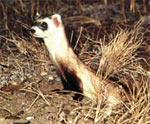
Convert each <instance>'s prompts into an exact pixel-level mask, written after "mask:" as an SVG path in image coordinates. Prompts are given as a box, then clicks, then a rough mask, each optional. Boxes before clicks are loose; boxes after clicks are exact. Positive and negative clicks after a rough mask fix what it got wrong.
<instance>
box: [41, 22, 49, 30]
mask: <svg viewBox="0 0 150 124" xmlns="http://www.w3.org/2000/svg"><path fill="white" fill-rule="evenodd" d="M41 27H42V28H43V30H47V28H48V25H47V23H46V22H43V23H42V24H41Z"/></svg>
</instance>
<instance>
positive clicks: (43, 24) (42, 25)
mask: <svg viewBox="0 0 150 124" xmlns="http://www.w3.org/2000/svg"><path fill="white" fill-rule="evenodd" d="M61 26H62V20H61V16H60V15H59V14H54V15H52V16H50V17H45V18H39V17H38V18H36V21H35V23H34V25H33V26H32V27H31V33H32V34H33V36H34V37H38V38H48V37H50V36H52V35H54V34H55V33H56V32H57V31H58V30H59V28H60V27H61Z"/></svg>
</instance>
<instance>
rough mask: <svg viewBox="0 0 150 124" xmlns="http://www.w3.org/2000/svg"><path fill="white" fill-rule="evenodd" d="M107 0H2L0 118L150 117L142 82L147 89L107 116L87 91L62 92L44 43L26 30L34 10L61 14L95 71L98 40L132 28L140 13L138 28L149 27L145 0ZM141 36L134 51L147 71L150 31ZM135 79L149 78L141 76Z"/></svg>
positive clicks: (42, 122)
mask: <svg viewBox="0 0 150 124" xmlns="http://www.w3.org/2000/svg"><path fill="white" fill-rule="evenodd" d="M106 1H107V0H105V2H104V1H99V0H93V1H88V0H85V1H80V0H77V1H75V0H56V1H53V0H45V1H42V0H41V1H40V0H37V1H28V0H27V1H23V0H19V1H18V0H12V1H10V0H1V1H0V124H87V123H88V124H115V123H117V124H118V123H122V124H129V123H131V124H132V123H139V124H140V123H149V121H150V118H149V116H150V111H149V107H150V104H149V97H150V95H149V93H147V90H148V89H149V87H148V88H147V89H146V88H145V89H146V90H145V92H146V93H147V94H148V95H145V94H144V95H143V96H144V97H140V95H137V97H136V98H135V100H134V102H131V103H127V104H125V105H118V106H116V108H113V109H114V110H113V113H112V114H111V115H110V116H109V117H106V118H104V119H102V117H103V112H105V108H103V109H99V108H98V105H97V104H95V103H92V101H91V100H90V99H88V98H86V97H84V98H83V100H82V101H77V100H73V97H72V96H73V95H74V93H72V92H70V91H66V92H67V93H64V91H63V85H62V83H61V80H60V78H59V76H58V75H57V71H56V68H55V67H54V66H53V64H52V63H51V60H50V59H49V56H48V52H47V49H46V48H45V46H44V43H43V42H42V41H41V39H35V38H33V37H32V36H31V35H30V33H29V30H30V27H31V25H32V23H33V18H34V14H35V11H38V12H40V13H41V14H42V15H45V14H49V15H52V14H53V13H59V14H61V15H62V18H63V22H64V24H65V26H66V27H67V28H69V31H68V30H67V31H68V33H67V34H68V38H69V39H71V38H70V37H71V34H72V32H73V34H74V36H73V40H71V45H72V47H73V48H74V50H75V53H76V54H77V55H78V56H79V58H80V59H81V60H82V61H83V62H84V63H85V64H87V65H88V66H90V67H91V68H93V69H94V70H96V71H97V70H98V68H99V61H100V59H101V53H100V52H99V51H100V50H99V49H101V48H100V45H99V46H98V43H97V41H101V40H104V39H105V40H106V43H107V42H109V40H111V39H113V37H114V35H116V34H117V32H118V31H119V28H122V29H126V28H129V30H131V29H134V25H135V24H136V23H137V22H138V20H139V19H140V18H142V17H144V19H145V18H146V19H145V24H143V25H142V27H141V28H140V31H143V30H145V29H147V30H149V28H148V27H149V21H148V20H149V17H148V14H149V13H150V12H149V10H150V8H149V7H148V5H149V2H147V1H146V3H144V1H141V2H138V1H137V2H136V4H133V3H134V2H131V3H130V1H126V3H125V2H120V1H117V2H114V1H113V0H112V1H111V0H110V1H107V2H108V3H107V2H106ZM131 1H132V0H131ZM134 5H136V6H134ZM143 8H144V9H143ZM70 29H71V31H70ZM143 32H144V31H143ZM143 37H144V38H143V39H144V40H143V41H144V42H143V43H142V47H140V48H138V50H137V51H138V52H139V51H140V52H139V53H138V52H137V53H138V54H136V57H137V58H138V57H139V58H141V57H142V59H140V61H139V62H140V64H141V66H140V67H142V69H143V70H144V71H143V73H144V74H145V73H146V74H150V66H149V65H150V42H149V39H150V38H149V32H148V33H145V34H144V36H143ZM74 40H75V41H77V42H74ZM134 66H136V64H135V65H134ZM138 67H139V66H138ZM124 68H125V67H124ZM131 68H132V67H131ZM137 70H138V69H137ZM139 70H140V68H139ZM132 71H133V72H134V70H132ZM120 72H121V71H120ZM143 73H141V72H140V74H139V72H137V73H136V74H134V76H135V75H136V76H135V78H133V79H137V77H138V78H139V77H144V76H143V75H144V74H143ZM146 74H145V75H146ZM129 75H130V74H129ZM139 75H140V76H139ZM141 75H142V76H141ZM117 76H118V75H117ZM122 76H124V75H121V76H119V78H120V79H123V78H122ZM126 78H128V77H127V76H126ZM129 78H130V77H129ZM139 80H141V82H150V81H149V78H147V79H145V77H144V78H142V79H139ZM143 80H144V81H143ZM145 80H146V81H145ZM136 81H138V80H136ZM136 81H135V82H136ZM146 84H147V83H146ZM148 85H149V83H148ZM141 92H142V93H145V92H143V91H141ZM141 96H142V95H141ZM125 106H126V107H125ZM101 110H102V111H101ZM128 118H129V119H128Z"/></svg>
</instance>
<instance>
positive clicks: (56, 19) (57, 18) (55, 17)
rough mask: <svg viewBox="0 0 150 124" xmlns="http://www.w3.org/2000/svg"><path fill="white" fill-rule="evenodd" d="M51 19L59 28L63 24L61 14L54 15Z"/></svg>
mask: <svg viewBox="0 0 150 124" xmlns="http://www.w3.org/2000/svg"><path fill="white" fill-rule="evenodd" d="M51 19H52V20H53V21H54V24H55V25H56V26H57V27H59V25H60V24H62V20H61V16H60V15H59V14H54V15H52V16H51Z"/></svg>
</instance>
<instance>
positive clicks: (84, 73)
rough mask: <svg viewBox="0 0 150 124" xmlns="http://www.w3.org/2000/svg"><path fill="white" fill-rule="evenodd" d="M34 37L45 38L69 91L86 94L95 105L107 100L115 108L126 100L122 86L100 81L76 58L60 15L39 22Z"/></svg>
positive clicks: (35, 26)
mask: <svg viewBox="0 0 150 124" xmlns="http://www.w3.org/2000/svg"><path fill="white" fill-rule="evenodd" d="M31 33H32V34H33V36H34V37H38V38H43V40H44V42H45V45H46V46H47V49H48V51H49V54H50V58H51V60H52V61H53V63H54V65H55V66H56V67H57V69H58V70H59V72H60V73H61V76H62V77H63V81H64V87H65V88H66V87H67V88H70V89H69V90H73V91H78V92H82V93H83V95H85V96H87V97H89V98H90V99H92V100H93V101H99V100H103V101H105V102H106V103H107V104H109V105H111V106H112V105H116V104H118V103H120V101H121V100H123V97H124V96H125V95H124V90H123V88H122V87H121V86H120V85H118V84H117V83H115V82H112V81H109V80H103V79H102V78H100V77H97V76H96V75H95V72H94V71H93V70H91V69H90V68H89V67H88V66H86V65H85V64H83V63H82V62H81V61H80V60H79V58H78V57H77V56H76V55H75V53H74V52H73V49H72V48H71V47H70V45H69V43H68V39H67V37H66V34H65V30H64V25H63V23H62V20H61V16H60V15H58V14H54V15H52V16H50V17H45V18H38V19H37V20H36V23H35V25H34V26H32V28H31ZM67 88H66V89H67Z"/></svg>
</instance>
